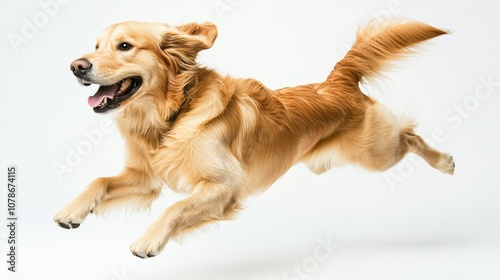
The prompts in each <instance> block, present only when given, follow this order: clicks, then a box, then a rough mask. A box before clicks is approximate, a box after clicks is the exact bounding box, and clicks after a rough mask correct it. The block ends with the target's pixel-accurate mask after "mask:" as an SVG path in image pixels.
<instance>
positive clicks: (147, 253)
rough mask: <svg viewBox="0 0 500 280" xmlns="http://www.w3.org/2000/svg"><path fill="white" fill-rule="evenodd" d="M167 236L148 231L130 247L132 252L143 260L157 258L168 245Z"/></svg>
mask: <svg viewBox="0 0 500 280" xmlns="http://www.w3.org/2000/svg"><path fill="white" fill-rule="evenodd" d="M167 241H168V238H167V237H166V235H165V234H162V233H159V232H156V231H152V230H148V231H147V232H146V233H145V234H144V235H142V236H141V238H139V239H137V240H136V241H135V242H134V243H132V245H130V252H131V253H132V254H133V255H134V256H136V257H139V258H141V259H145V258H152V257H155V256H157V255H158V254H159V253H160V252H161V251H162V250H163V248H164V247H165V245H166V244H167Z"/></svg>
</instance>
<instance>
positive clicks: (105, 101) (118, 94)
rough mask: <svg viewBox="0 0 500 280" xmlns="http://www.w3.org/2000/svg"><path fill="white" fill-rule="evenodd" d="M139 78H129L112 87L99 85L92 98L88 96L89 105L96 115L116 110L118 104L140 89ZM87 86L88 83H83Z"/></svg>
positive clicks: (140, 81)
mask: <svg viewBox="0 0 500 280" xmlns="http://www.w3.org/2000/svg"><path fill="white" fill-rule="evenodd" d="M141 84H142V79H141V78H140V77H129V78H125V79H123V80H121V81H119V82H118V83H116V84H112V85H106V86H104V85H101V86H99V89H98V90H97V92H96V93H95V94H94V95H93V96H89V99H88V102H89V105H90V106H91V107H92V108H94V112H96V113H104V112H107V111H109V110H112V109H115V108H118V107H119V106H120V103H122V102H123V101H125V100H127V99H129V98H130V97H132V95H134V93H136V92H137V90H138V89H139V88H140V87H141ZM84 85H86V86H88V85H90V83H84Z"/></svg>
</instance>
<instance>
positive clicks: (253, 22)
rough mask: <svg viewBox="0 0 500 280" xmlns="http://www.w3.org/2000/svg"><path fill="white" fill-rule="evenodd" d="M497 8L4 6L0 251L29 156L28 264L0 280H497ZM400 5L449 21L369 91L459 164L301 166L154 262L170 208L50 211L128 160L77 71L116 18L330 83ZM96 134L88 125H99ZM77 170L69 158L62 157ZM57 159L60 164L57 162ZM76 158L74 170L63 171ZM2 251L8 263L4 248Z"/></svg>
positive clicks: (275, 72) (274, 77)
mask: <svg viewBox="0 0 500 280" xmlns="http://www.w3.org/2000/svg"><path fill="white" fill-rule="evenodd" d="M499 10H500V2H498V1H494V0H483V1H430V0H425V1H414V0H375V1H374V0H371V1H368V0H359V1H346V0H329V1H285V0H281V1H264V0H256V1H245V0H209V1H202V0H199V1H170V0H169V1H167V0H163V1H124V0H121V1H107V2H104V1H94V0H92V1H78V2H77V1H68V0H65V1H62V0H60V1H57V2H56V0H36V1H34V0H30V1H10V2H8V4H4V6H3V8H2V9H1V11H0V13H1V17H0V18H1V19H2V24H1V27H0V30H1V35H2V36H1V40H0V44H1V52H0V53H1V65H0V67H1V68H0V69H1V83H0V87H1V91H0V106H2V110H0V122H1V138H0V144H1V148H0V153H1V154H0V161H1V163H0V167H1V169H2V171H0V174H1V176H0V178H1V179H2V180H1V182H2V183H1V184H0V186H1V191H0V201H1V202H0V213H3V214H1V215H0V217H1V219H2V222H1V225H2V226H0V252H1V254H2V256H4V258H5V259H7V256H6V255H7V253H8V252H7V249H8V246H7V242H8V238H9V236H10V232H9V231H8V228H7V226H6V225H7V220H6V218H7V166H9V165H16V166H17V181H16V183H17V185H18V190H17V207H16V211H17V213H16V214H17V217H18V221H17V234H16V238H17V242H18V251H17V263H16V270H17V272H16V273H12V272H10V271H8V270H7V267H8V264H7V263H6V262H5V261H2V265H0V278H1V279H9V280H10V279H106V280H109V279H113V280H125V279H126V280H130V279H137V280H142V279H203V280H207V279H209V280H210V279H214V280H224V279H230V280H235V279H238V280H245V279H259V280H260V279H263V280H264V279H265V280H267V279H276V280H280V279H293V280H297V279H346V280H350V279H384V280H391V279H394V280H396V279H412V280H486V279H500V266H499V264H500V203H499V201H500V188H499V184H498V179H500V178H499V177H500V176H499V174H498V167H500V162H499V158H500V149H499V148H498V143H499V142H500V133H499V126H498V124H496V125H495V123H496V122H497V121H498V120H499V119H500V110H498V108H499V105H500V70H499V61H500V54H499V50H500V37H499V36H498V32H499V30H500V18H499V17H498V11H499ZM377 15H378V16H383V17H388V16H400V17H408V18H412V19H417V20H421V21H424V22H426V23H429V24H432V25H434V26H437V27H442V28H447V29H451V30H453V31H454V32H453V34H451V35H447V36H443V37H441V38H437V39H435V40H432V42H430V43H428V44H426V46H425V48H424V50H423V52H421V53H420V54H418V55H415V56H413V57H412V58H411V59H407V60H405V61H403V62H401V63H399V64H398V67H397V68H396V69H395V70H393V71H391V72H388V73H387V77H388V79H384V80H383V82H381V83H380V84H379V89H378V90H375V89H370V93H371V94H372V95H375V96H380V98H379V99H380V100H381V101H383V102H384V103H385V104H388V105H389V106H390V107H391V108H392V109H393V110H394V111H396V112H402V113H405V114H408V115H411V116H415V118H416V119H417V121H418V122H419V128H418V132H419V133H420V134H421V135H423V136H424V137H425V138H427V139H428V140H429V141H430V142H431V143H433V144H434V146H436V147H437V148H439V149H441V150H444V151H449V152H451V153H452V154H453V156H454V158H455V161H456V164H457V169H456V175H455V176H447V175H444V174H441V173H439V172H438V171H436V170H434V169H432V168H430V167H428V166H427V165H425V164H422V163H421V162H420V161H418V160H417V159H416V158H413V157H407V158H406V159H405V160H404V161H403V162H402V163H400V164H398V165H397V166H395V167H394V168H392V169H391V170H389V171H388V172H385V173H370V172H366V171H363V170H359V169H355V168H342V169H334V170H332V171H330V172H328V173H327V174H324V175H321V176H315V175H313V174H312V173H310V172H308V171H307V170H306V168H305V167H304V166H301V165H299V166H296V167H294V168H292V169H291V170H290V171H289V172H288V173H287V174H286V175H285V176H284V177H283V178H282V179H281V180H280V181H278V182H277V183H276V184H275V185H274V186H273V187H272V188H271V189H269V191H267V192H265V193H263V194H261V195H259V196H256V197H253V198H251V199H250V200H249V201H248V202H247V203H246V210H244V211H243V212H242V213H241V215H240V217H239V219H238V220H236V221H232V222H222V223H219V224H218V225H217V226H212V227H209V228H207V229H206V230H204V231H202V232H201V233H200V234H196V235H194V236H191V237H189V238H187V239H186V240H183V241H182V242H170V243H169V244H167V246H166V248H165V250H164V251H163V253H162V254H161V255H159V256H157V257H156V258H153V259H148V260H141V259H138V258H136V257H133V256H132V255H131V254H130V253H129V251H128V246H129V245H130V243H131V242H132V241H134V240H135V239H136V238H137V237H139V236H140V234H142V232H143V230H144V229H145V228H146V227H147V225H148V224H150V223H151V222H152V221H153V220H154V219H155V218H156V217H157V216H158V215H159V214H160V213H161V212H162V211H163V209H165V208H166V207H167V206H168V205H170V204H171V203H173V202H174V201H176V200H179V199H181V198H182V196H181V195H178V194H174V193H172V192H171V191H170V190H168V189H167V188H165V191H164V194H163V196H162V197H161V199H159V200H158V201H157V202H155V203H154V205H153V209H152V211H151V212H150V213H139V214H111V215H109V216H108V217H105V218H96V217H95V216H89V218H88V219H87V220H86V221H85V223H83V224H82V226H81V227H80V228H79V229H78V230H74V231H68V230H63V229H61V228H59V227H58V226H56V225H55V224H54V223H53V221H52V217H53V215H54V214H55V213H56V212H57V210H59V209H60V208H61V207H62V206H64V205H65V204H66V203H67V202H68V201H69V200H70V199H72V198H73V197H74V196H75V195H76V194H78V193H79V192H80V191H81V190H82V189H83V188H84V187H85V186H86V185H87V184H88V183H89V182H90V181H91V180H93V179H94V178H96V177H98V176H109V175H113V174H115V173H117V172H118V171H119V170H120V169H121V168H122V166H123V158H124V155H123V143H122V139H121V137H120V135H119V134H118V132H117V131H116V128H114V127H113V126H111V127H110V126H109V124H110V123H112V122H113V115H112V114H105V115H98V114H94V113H93V111H92V109H91V108H90V107H89V106H88V105H87V101H86V100H87V96H88V95H91V94H93V93H94V90H95V88H87V87H81V86H79V85H78V84H77V82H76V80H75V79H74V77H73V76H72V74H71V72H70V71H69V64H70V62H71V61H73V60H74V59H76V58H78V57H79V55H81V54H84V53H87V52H90V51H92V50H93V47H94V43H95V40H96V38H97V36H98V35H99V34H100V32H101V31H102V30H103V29H104V28H105V27H106V26H108V25H109V24H112V23H115V22H118V21H123V20H141V21H161V22H167V23H171V24H182V23H187V22H190V21H199V22H203V21H212V22H214V23H216V24H217V25H218V27H219V38H218V39H217V41H216V43H215V45H214V46H213V48H212V49H210V50H207V51H204V52H203V53H202V54H201V55H200V57H199V61H200V62H201V63H202V64H204V65H207V66H210V67H213V68H215V69H217V70H218V71H220V72H221V73H230V74H231V75H233V76H237V77H253V78H256V79H259V80H261V81H263V82H264V83H265V84H266V85H268V86H269V87H271V88H279V87H284V86H292V85H297V84H303V83H310V82H318V81H322V80H323V79H324V78H325V77H326V75H327V74H328V73H329V72H330V70H331V69H332V67H333V65H334V64H335V62H336V61H338V60H339V59H341V57H342V55H343V54H344V53H345V52H346V48H347V47H348V46H349V45H350V44H351V43H352V42H353V40H354V32H355V30H356V28H357V26H358V24H359V23H361V22H366V21H367V20H369V19H370V18H372V17H373V16H377ZM89 135H90V136H89ZM62 166H64V167H62ZM56 167H58V168H56ZM61 168H63V169H61ZM0 259H3V258H0Z"/></svg>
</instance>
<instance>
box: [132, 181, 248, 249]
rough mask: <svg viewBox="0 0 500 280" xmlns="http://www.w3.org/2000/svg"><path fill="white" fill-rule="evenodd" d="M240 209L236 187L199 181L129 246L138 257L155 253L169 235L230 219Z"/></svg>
mask: <svg viewBox="0 0 500 280" xmlns="http://www.w3.org/2000/svg"><path fill="white" fill-rule="evenodd" d="M238 209H239V203H238V201H237V198H236V195H235V192H234V189H232V188H230V187H227V186H224V185H217V184H212V183H204V184H200V185H198V186H197V187H196V188H195V190H194V192H193V194H191V196H189V197H188V198H186V199H184V200H181V201H179V202H177V203H175V204H173V205H172V206H170V207H169V208H167V210H165V212H163V213H162V215H161V216H160V217H159V218H158V219H157V220H156V221H155V222H154V223H153V224H152V225H151V226H149V228H148V229H147V230H146V232H145V233H144V234H143V235H142V237H140V238H139V239H138V240H137V241H135V242H134V243H133V244H132V245H131V246H130V251H131V252H132V254H134V255H135V256H137V257H139V258H150V257H154V256H156V255H158V254H159V253H160V252H161V250H162V249H163V248H164V247H165V245H166V244H167V242H168V240H169V239H170V238H172V237H175V236H177V235H179V234H181V233H182V232H184V231H187V230H190V229H194V228H197V227H199V226H202V225H204V224H207V223H209V222H212V221H217V220H225V219H229V218H231V217H232V216H233V214H234V213H235V212H236V211H237V210H238Z"/></svg>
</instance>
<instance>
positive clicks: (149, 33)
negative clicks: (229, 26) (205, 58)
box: [70, 22, 217, 113]
mask: <svg viewBox="0 0 500 280" xmlns="http://www.w3.org/2000/svg"><path fill="white" fill-rule="evenodd" d="M216 37H217V28H216V27H215V25H213V24H211V23H203V24H198V23H190V24H186V25H182V26H171V25H167V24H162V23H145V22H123V23H119V24H115V25H112V26H110V27H108V28H107V29H106V30H104V32H103V33H102V34H101V36H100V37H99V39H98V40H97V44H96V46H95V51H94V52H93V53H89V54H86V55H84V56H82V57H81V58H79V59H77V60H75V61H73V62H72V63H71V66H70V68H71V71H72V72H73V74H74V75H75V76H76V77H77V78H78V80H79V81H80V83H81V84H83V85H86V86H89V85H92V84H97V85H99V89H98V90H97V92H96V93H95V94H94V95H93V96H90V97H89V98H88V103H89V105H90V106H91V107H93V108H94V111H95V112H97V113H102V112H106V111H109V110H111V109H114V108H118V107H124V106H126V105H127V103H129V102H136V101H139V100H140V99H141V96H144V95H146V94H148V92H151V91H153V90H156V91H158V90H161V91H163V92H164V93H165V94H166V93H167V92H168V91H170V90H172V88H179V87H180V88H182V87H183V86H186V85H185V84H183V83H187V82H186V81H182V80H179V79H176V77H178V76H182V74H183V73H185V72H189V71H192V70H193V69H194V67H195V66H196V56H197V54H198V52H199V51H201V50H204V49H208V48H210V47H211V46H212V45H213V43H214V41H215V38H216Z"/></svg>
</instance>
